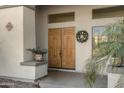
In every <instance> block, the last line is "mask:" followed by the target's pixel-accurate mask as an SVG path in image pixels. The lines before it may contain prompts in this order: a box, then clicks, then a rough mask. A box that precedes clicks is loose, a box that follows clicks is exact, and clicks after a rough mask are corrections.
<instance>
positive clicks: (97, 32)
mask: <svg viewBox="0 0 124 93" xmlns="http://www.w3.org/2000/svg"><path fill="white" fill-rule="evenodd" d="M92 31H93V38H92V44H93V45H92V46H93V48H92V52H93V53H92V54H93V55H94V54H95V53H96V51H99V43H101V42H105V41H107V36H105V35H102V33H103V32H104V31H105V27H104V26H94V27H93V28H92ZM96 46H97V47H96Z"/></svg>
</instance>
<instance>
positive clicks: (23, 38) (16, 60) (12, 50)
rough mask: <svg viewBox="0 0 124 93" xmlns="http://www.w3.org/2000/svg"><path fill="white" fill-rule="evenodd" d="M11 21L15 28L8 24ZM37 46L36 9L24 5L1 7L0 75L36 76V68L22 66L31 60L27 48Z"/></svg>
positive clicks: (30, 77)
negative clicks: (9, 28) (8, 28)
mask: <svg viewBox="0 0 124 93" xmlns="http://www.w3.org/2000/svg"><path fill="white" fill-rule="evenodd" d="M8 22H11V24H12V25H13V29H12V30H11V31H8V30H7V28H6V25H7V23H8ZM34 47H35V11H34V10H32V9H29V8H26V7H24V6H18V7H11V8H4V9H0V75H1V76H9V77H19V78H28V79H34V78H35V68H34V67H26V66H21V65H20V62H23V61H26V60H29V59H30V60H31V53H30V52H27V51H26V49H27V48H34Z"/></svg>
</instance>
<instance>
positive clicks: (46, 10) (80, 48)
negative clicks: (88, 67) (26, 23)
mask: <svg viewBox="0 0 124 93" xmlns="http://www.w3.org/2000/svg"><path fill="white" fill-rule="evenodd" d="M103 7H111V6H109V5H106V6H100V5H99V6H88V5H87V6H83V5H82V6H44V7H41V8H40V9H37V11H36V36H37V46H40V47H41V48H47V49H48V29H49V28H59V27H60V28H62V27H71V26H74V27H75V32H77V31H79V30H86V31H87V32H88V33H89V39H88V41H87V42H85V43H83V44H81V43H79V42H77V41H76V40H75V42H76V45H75V46H76V55H75V58H76V60H75V62H76V70H75V71H76V72H85V69H84V68H85V64H86V63H87V62H86V60H87V58H89V57H90V56H91V55H92V26H96V25H98V26H100V25H105V24H107V23H110V22H109V20H108V19H103V20H102V19H101V20H93V19H92V9H96V8H103ZM72 11H74V12H75V21H74V22H64V23H54V24H48V23H47V22H48V20H47V16H48V14H56V13H63V12H72ZM115 19H116V18H115ZM115 19H114V21H115ZM110 20H111V21H113V19H110ZM116 20H117V19H116Z"/></svg>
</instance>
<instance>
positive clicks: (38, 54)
mask: <svg viewBox="0 0 124 93" xmlns="http://www.w3.org/2000/svg"><path fill="white" fill-rule="evenodd" d="M27 51H30V52H32V53H33V59H34V60H35V61H42V60H43V56H44V55H45V54H46V53H47V49H40V48H36V49H35V48H33V49H27Z"/></svg>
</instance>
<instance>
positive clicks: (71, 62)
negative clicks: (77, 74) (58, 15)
mask: <svg viewBox="0 0 124 93" xmlns="http://www.w3.org/2000/svg"><path fill="white" fill-rule="evenodd" d="M62 68H71V69H73V68H75V32H74V27H67V28H63V30H62Z"/></svg>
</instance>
